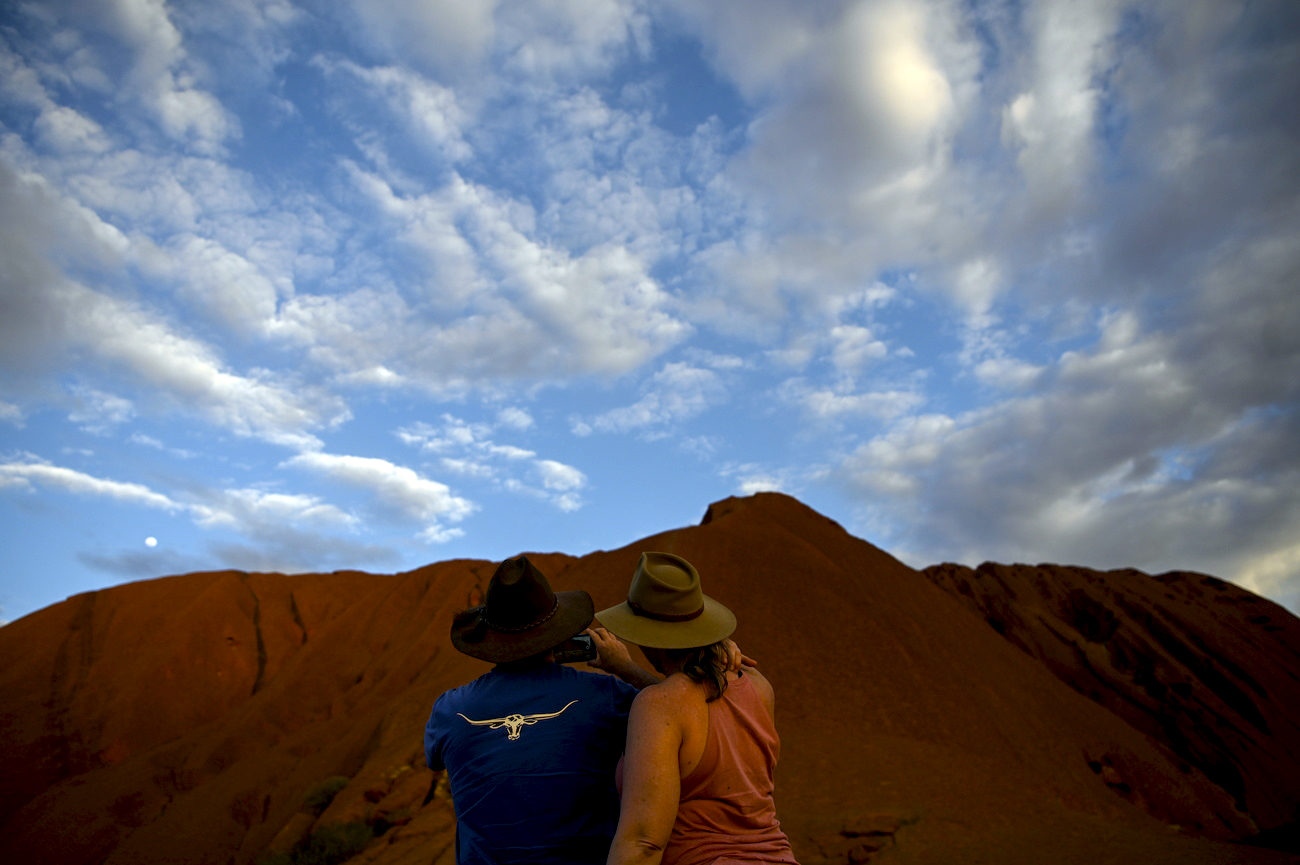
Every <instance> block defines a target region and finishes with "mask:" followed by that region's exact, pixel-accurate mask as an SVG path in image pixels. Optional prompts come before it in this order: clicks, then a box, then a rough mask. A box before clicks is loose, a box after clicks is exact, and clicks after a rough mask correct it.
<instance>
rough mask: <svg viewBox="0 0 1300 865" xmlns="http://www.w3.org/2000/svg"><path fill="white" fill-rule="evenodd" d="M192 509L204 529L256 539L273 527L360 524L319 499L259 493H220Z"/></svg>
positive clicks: (227, 491) (294, 494)
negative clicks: (217, 529)
mask: <svg viewBox="0 0 1300 865" xmlns="http://www.w3.org/2000/svg"><path fill="white" fill-rule="evenodd" d="M192 508H193V510H194V512H195V514H196V517H197V519H196V521H197V522H198V524H199V525H201V526H204V527H206V528H213V527H222V528H230V529H234V530H236V531H239V532H241V533H243V534H246V535H252V536H254V537H257V536H261V535H263V534H266V533H267V528H268V527H270V526H276V527H286V526H301V525H304V524H306V525H316V526H320V527H333V528H338V527H343V528H350V527H353V526H355V525H356V524H357V522H358V521H357V519H356V518H355V517H353V516H352V515H351V514H348V513H346V512H345V511H342V510H340V509H339V508H337V507H335V506H334V505H331V504H327V503H325V502H322V501H321V500H320V499H318V498H316V497H315V496H309V495H302V494H296V493H277V492H268V491H265V490H256V489H229V490H220V491H216V492H213V493H211V494H208V495H207V496H205V498H204V501H203V502H202V503H201V504H195V505H193V506H192Z"/></svg>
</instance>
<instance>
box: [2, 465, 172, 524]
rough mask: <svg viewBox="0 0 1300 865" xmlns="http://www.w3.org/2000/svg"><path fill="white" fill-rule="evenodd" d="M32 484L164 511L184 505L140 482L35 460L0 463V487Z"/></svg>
mask: <svg viewBox="0 0 1300 865" xmlns="http://www.w3.org/2000/svg"><path fill="white" fill-rule="evenodd" d="M33 483H39V484H42V485H46V486H52V487H57V488H59V489H62V490H65V491H67V492H70V493H75V494H78V495H85V496H103V497H106V498H111V499H116V500H118V501H122V502H127V503H128V504H134V505H141V506H144V507H150V508H159V509H161V510H165V511H178V510H182V509H183V505H181V504H179V503H177V502H175V501H173V500H172V499H170V498H168V497H167V496H165V495H163V494H162V493H158V492H154V491H153V490H151V489H149V488H148V487H146V486H144V485H143V484H137V483H130V482H124V481H114V480H108V479H105V478H97V477H94V476H93V475H88V474H86V473H84V472H80V471H77V470H76V469H70V468H64V467H63V466H55V465H50V464H49V463H45V462H40V461H37V460H34V459H32V460H28V461H25V462H24V461H10V462H6V463H0V486H7V487H21V488H30V486H31V485H32V484H33Z"/></svg>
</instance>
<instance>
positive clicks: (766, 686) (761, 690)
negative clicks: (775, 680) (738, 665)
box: [740, 667, 776, 712]
mask: <svg viewBox="0 0 1300 865" xmlns="http://www.w3.org/2000/svg"><path fill="white" fill-rule="evenodd" d="M741 672H742V673H743V675H742V676H741V677H740V680H741V681H746V682H748V683H749V684H750V686H751V687H753V689H754V693H756V694H757V695H758V699H759V700H761V701H762V703H763V705H764V706H766V707H767V710H768V711H769V712H771V711H773V709H774V708H775V707H776V692H775V690H773V688H772V683H771V682H769V681H768V680H767V677H766V676H764V675H763V674H762V673H760V672H759V671H758V668H757V667H745V668H744V669H743V670H742V671H741Z"/></svg>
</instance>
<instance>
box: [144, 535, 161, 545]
mask: <svg viewBox="0 0 1300 865" xmlns="http://www.w3.org/2000/svg"><path fill="white" fill-rule="evenodd" d="M144 545H145V546H146V547H156V546H158V539H157V538H154V537H148V538H145V539H144Z"/></svg>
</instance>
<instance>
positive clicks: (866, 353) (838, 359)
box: [830, 324, 889, 376]
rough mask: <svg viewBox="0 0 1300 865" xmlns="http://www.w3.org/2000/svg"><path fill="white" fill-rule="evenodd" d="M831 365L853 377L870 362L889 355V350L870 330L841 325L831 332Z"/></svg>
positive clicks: (856, 326)
mask: <svg viewBox="0 0 1300 865" xmlns="http://www.w3.org/2000/svg"><path fill="white" fill-rule="evenodd" d="M830 341H831V363H832V364H834V365H835V368H836V369H837V370H838V371H839V372H840V373H841V374H844V375H848V376H853V375H855V374H857V373H858V372H860V371H861V370H862V368H863V367H865V366H866V365H867V364H868V363H869V362H870V361H873V360H879V359H881V358H883V357H885V356H886V355H887V354H889V349H888V347H886V345H885V344H884V343H883V342H881V341H880V340H878V339H876V338H875V336H874V335H873V334H872V332H871V329H870V328H866V327H859V326H858V325H849V324H841V325H836V326H835V327H832V328H831V330H830Z"/></svg>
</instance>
